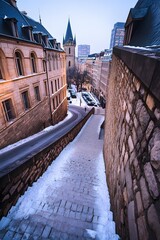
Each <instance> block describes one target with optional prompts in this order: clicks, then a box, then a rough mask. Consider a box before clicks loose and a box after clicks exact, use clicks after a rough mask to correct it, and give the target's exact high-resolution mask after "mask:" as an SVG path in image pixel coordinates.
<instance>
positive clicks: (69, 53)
mask: <svg viewBox="0 0 160 240" xmlns="http://www.w3.org/2000/svg"><path fill="white" fill-rule="evenodd" d="M63 47H64V51H65V52H66V69H69V68H73V67H74V66H75V47H76V37H74V38H73V35H72V29H71V24H70V19H68V25H67V31H66V35H65V38H64V37H63Z"/></svg>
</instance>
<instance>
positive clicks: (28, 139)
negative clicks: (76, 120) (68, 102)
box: [0, 111, 72, 154]
mask: <svg viewBox="0 0 160 240" xmlns="http://www.w3.org/2000/svg"><path fill="white" fill-rule="evenodd" d="M71 117H72V113H71V112H70V111H68V115H67V116H66V118H65V119H64V120H63V121H60V122H59V123H57V124H55V125H54V126H49V127H46V128H44V129H43V130H42V131H40V132H38V133H36V134H34V135H32V136H29V137H27V138H24V139H22V140H20V141H18V142H15V143H13V144H11V145H8V146H7V147H5V148H2V149H0V154H1V153H4V152H7V151H9V150H11V149H14V148H16V147H17V146H20V145H22V144H23V143H26V142H29V141H31V140H32V139H34V138H36V137H38V136H42V135H43V134H44V133H45V132H49V131H51V130H53V129H55V128H56V127H57V126H59V125H61V124H62V123H64V122H66V121H67V120H68V119H69V118H71Z"/></svg>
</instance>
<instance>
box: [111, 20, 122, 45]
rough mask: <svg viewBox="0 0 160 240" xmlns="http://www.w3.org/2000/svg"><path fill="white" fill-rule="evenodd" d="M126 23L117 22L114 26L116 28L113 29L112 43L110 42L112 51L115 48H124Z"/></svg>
mask: <svg viewBox="0 0 160 240" xmlns="http://www.w3.org/2000/svg"><path fill="white" fill-rule="evenodd" d="M124 25H125V23H123V22H117V23H115V24H114V28H113V29H112V33H111V41H110V49H112V48H113V47H114V46H122V45H123V40H124V32H125V28H124Z"/></svg>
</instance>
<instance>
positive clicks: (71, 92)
mask: <svg viewBox="0 0 160 240" xmlns="http://www.w3.org/2000/svg"><path fill="white" fill-rule="evenodd" d="M70 94H71V97H72V98H76V97H77V95H76V92H75V91H74V90H71V91H70Z"/></svg>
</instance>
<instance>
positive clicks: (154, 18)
mask: <svg viewBox="0 0 160 240" xmlns="http://www.w3.org/2000/svg"><path fill="white" fill-rule="evenodd" d="M159 16H160V1H159V0H139V1H138V2H137V4H136V6H135V7H134V8H132V9H131V10H130V12H129V15H128V18H127V21H126V25H125V26H126V27H127V26H128V25H129V24H130V23H133V32H132V36H131V40H130V42H129V44H128V45H131V46H140V47H146V46H153V45H158V46H160V37H159V36H160V17H159Z"/></svg>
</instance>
